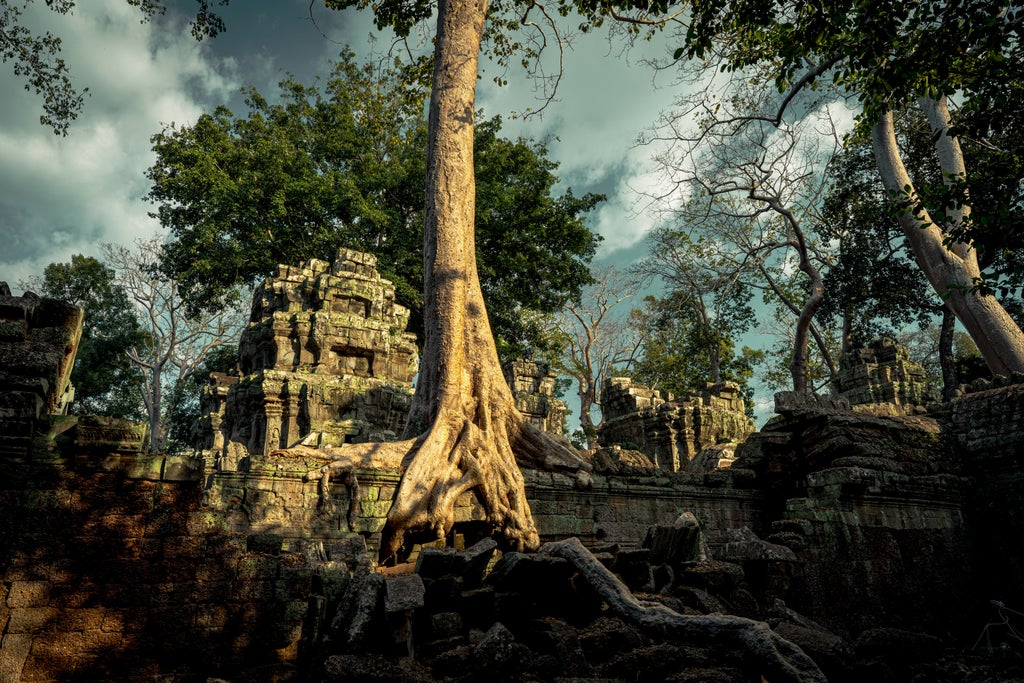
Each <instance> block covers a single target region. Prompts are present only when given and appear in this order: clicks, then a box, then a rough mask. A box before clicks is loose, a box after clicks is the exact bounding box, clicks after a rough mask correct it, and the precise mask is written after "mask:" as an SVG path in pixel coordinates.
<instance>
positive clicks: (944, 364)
mask: <svg viewBox="0 0 1024 683" xmlns="http://www.w3.org/2000/svg"><path fill="white" fill-rule="evenodd" d="M955 329H956V316H954V315H953V311H952V310H951V309H950V308H949V306H943V307H942V328H941V330H940V332H939V367H940V368H942V400H943V401H952V400H953V399H954V398H956V390H957V384H958V382H957V377H956V359H955V358H953V331H954V330H955Z"/></svg>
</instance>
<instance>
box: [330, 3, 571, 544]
mask: <svg viewBox="0 0 1024 683" xmlns="http://www.w3.org/2000/svg"><path fill="white" fill-rule="evenodd" d="M486 13H487V2H486V0H440V2H439V3H438V19H437V22H438V24H437V34H436V41H435V52H434V82H433V89H432V92H431V100H430V117H429V141H428V148H427V177H426V207H425V208H426V210H425V215H426V218H425V230H424V256H423V260H424V275H425V277H424V301H425V302H426V306H425V307H424V340H423V355H422V361H421V363H420V374H419V381H418V384H417V386H416V394H415V396H414V397H413V403H412V408H411V411H410V415H409V422H408V424H407V426H406V433H405V437H406V440H405V441H401V442H396V443H392V444H376V448H375V449H372V452H371V450H368V449H367V448H366V447H365V445H363V446H361V447H359V448H351V449H348V450H349V453H346V447H343V448H341V449H338V450H337V451H335V452H333V453H331V455H337V459H336V460H335V461H334V462H333V463H331V464H330V465H326V466H324V467H322V468H320V470H318V472H320V473H322V474H328V473H329V472H331V471H334V472H341V471H346V468H347V467H351V466H353V462H355V463H359V462H362V463H363V466H365V465H367V464H369V465H371V466H372V464H373V461H374V460H375V458H380V459H383V460H385V461H387V462H392V463H393V462H395V461H396V459H397V456H401V465H402V466H403V467H405V472H404V474H403V477H402V481H401V483H400V484H399V487H398V491H397V492H396V495H395V499H394V502H393V504H392V507H391V510H390V512H389V513H388V519H387V525H386V527H385V529H384V534H383V541H382V545H381V549H380V555H381V557H382V558H388V557H390V556H393V555H394V554H395V553H396V552H397V551H398V549H399V548H400V547H401V546H402V543H403V538H404V535H405V533H406V532H407V531H410V530H417V531H426V532H429V533H430V535H432V536H434V537H436V538H443V537H444V536H445V535H446V534H447V533H448V531H449V530H450V529H451V528H452V525H453V524H454V507H455V501H456V499H458V497H459V496H460V495H461V494H462V493H464V492H466V491H469V490H474V491H475V492H476V494H477V498H478V499H479V501H480V503H481V504H482V505H483V506H484V508H485V510H486V512H487V521H488V522H489V523H490V524H491V525H492V526H493V527H494V528H495V529H497V530H500V531H501V532H502V535H503V545H504V546H505V547H509V548H514V549H536V548H537V547H538V546H539V545H540V540H539V537H538V535H537V529H536V527H535V525H534V522H533V517H532V515H531V513H530V507H529V504H528V503H527V500H526V491H525V486H524V481H523V475H522V472H521V471H520V469H519V466H518V464H517V460H518V463H520V464H523V465H525V466H529V467H536V468H541V469H561V470H565V471H577V470H579V469H581V467H584V462H583V461H582V460H581V459H580V458H579V455H578V454H577V452H576V450H575V449H574V448H573V447H572V445H571V444H569V442H568V441H567V440H565V439H564V438H561V437H557V436H555V435H551V434H545V433H543V432H541V431H540V430H539V429H538V428H536V427H534V426H532V425H530V424H529V423H527V422H526V420H525V419H524V418H523V417H522V415H520V414H519V412H518V411H517V410H516V409H515V405H514V401H513V398H512V392H511V390H510V389H509V387H508V384H507V383H506V381H505V378H504V375H503V374H502V372H501V366H500V363H499V361H498V353H497V349H496V347H495V344H494V337H493V335H492V333H491V328H490V324H489V323H488V320H487V311H486V309H485V307H484V300H483V294H482V292H481V289H480V281H479V278H478V276H477V268H476V247H475V243H474V214H475V180H474V171H473V126H474V115H475V89H476V81H477V59H478V55H479V51H480V40H481V36H482V34H483V28H484V19H485V16H486ZM368 456H369V457H368ZM316 476H317V475H316V474H315V473H314V474H313V475H311V478H315V477H316Z"/></svg>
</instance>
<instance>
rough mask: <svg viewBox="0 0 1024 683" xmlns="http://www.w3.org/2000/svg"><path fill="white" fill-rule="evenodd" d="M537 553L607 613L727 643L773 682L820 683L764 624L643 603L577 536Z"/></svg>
mask: <svg viewBox="0 0 1024 683" xmlns="http://www.w3.org/2000/svg"><path fill="white" fill-rule="evenodd" d="M541 553H544V554H547V555H553V556H555V557H562V558H565V559H567V560H569V561H570V562H572V564H573V565H574V566H575V567H576V569H577V570H578V571H579V572H580V574H581V575H582V577H583V579H584V580H585V581H586V582H587V584H588V585H589V586H590V587H591V588H593V589H594V591H595V592H596V593H597V594H598V595H600V596H601V598H602V599H603V600H604V601H605V602H606V603H607V604H608V607H609V608H610V609H611V611H612V612H613V613H614V614H616V615H618V616H619V617H621V618H622V619H624V620H626V621H628V622H630V623H632V624H636V625H637V626H638V627H640V628H642V629H644V630H646V631H649V632H654V633H657V634H659V635H669V636H671V637H675V638H682V639H686V640H687V641H689V642H692V643H698V644H699V643H719V644H721V643H730V644H732V645H734V646H736V647H739V648H742V649H743V650H745V651H747V652H749V653H750V656H751V658H752V659H753V660H754V661H757V662H758V663H759V664H760V666H761V669H762V670H761V672H760V673H762V674H763V675H764V676H765V677H766V678H767V679H768V680H769V681H772V683H778V682H779V681H792V682H793V683H824V682H825V676H824V674H822V673H821V670H820V669H819V668H818V666H817V665H816V664H815V663H814V661H813V660H812V659H811V658H810V657H808V656H807V655H806V654H804V651H803V650H801V649H800V648H799V647H797V646H796V645H794V644H793V643H791V642H789V641H788V640H786V639H784V638H783V637H782V636H780V635H778V634H777V633H775V632H774V631H772V630H771V629H770V628H769V627H768V624H765V623H764V622H760V621H752V620H750V619H744V618H743V617H736V616H730V615H723V614H711V615H706V616H684V615H682V614H679V613H678V612H675V611H673V610H671V609H669V608H668V607H665V606H664V605H662V604H659V603H643V602H641V601H640V600H637V598H636V597H635V596H634V595H633V594H632V593H631V592H630V591H629V589H628V588H627V587H626V585H625V584H624V583H622V581H620V580H619V578H618V577H617V576H615V574H613V573H612V572H611V571H609V570H608V568H607V567H605V566H604V565H603V564H601V563H600V562H599V561H598V560H597V559H596V558H595V557H594V556H593V555H592V554H591V553H590V551H588V550H587V549H586V548H584V547H583V544H582V543H580V541H579V539H577V538H569V539H566V540H564V541H558V542H555V543H545V544H544V547H543V548H541Z"/></svg>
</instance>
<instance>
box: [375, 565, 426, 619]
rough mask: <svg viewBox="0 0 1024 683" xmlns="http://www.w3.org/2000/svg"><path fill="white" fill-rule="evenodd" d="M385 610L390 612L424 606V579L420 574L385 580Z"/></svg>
mask: <svg viewBox="0 0 1024 683" xmlns="http://www.w3.org/2000/svg"><path fill="white" fill-rule="evenodd" d="M385 586H386V591H385V599H384V611H385V612H386V613H388V614H393V613H396V612H406V611H412V610H414V609H417V608H419V607H423V595H424V592H425V589H424V587H423V579H422V578H420V576H419V575H418V574H406V575H404V576H395V577H393V578H390V579H388V580H387V581H386V582H385Z"/></svg>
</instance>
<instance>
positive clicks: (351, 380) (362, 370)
mask: <svg viewBox="0 0 1024 683" xmlns="http://www.w3.org/2000/svg"><path fill="white" fill-rule="evenodd" d="M376 266H377V259H376V257H375V256H372V255H370V254H363V253H360V252H355V251H350V250H348V249H341V250H339V252H338V255H337V257H336V258H335V259H334V261H333V262H332V263H326V262H324V261H320V260H317V259H312V260H310V261H307V262H306V263H305V264H303V265H302V266H300V267H294V266H284V265H282V266H279V267H278V273H277V275H276V276H275V277H271V278H267V280H266V281H265V282H264V283H263V284H262V285H261V286H260V287H259V288H257V290H256V292H255V293H254V294H253V304H252V313H251V316H250V320H249V326H248V328H247V329H246V330H245V331H244V332H243V333H242V337H241V340H240V342H239V347H238V355H239V376H237V377H233V376H229V375H214V376H213V377H212V379H211V384H210V385H209V386H208V387H207V388H206V390H205V391H204V396H203V399H202V400H203V407H204V413H205V417H204V418H203V420H202V421H201V422H200V425H199V428H198V429H197V437H196V446H197V448H198V449H199V450H203V451H212V453H213V455H214V456H215V457H216V458H217V459H218V464H219V466H220V467H221V468H224V469H234V468H236V467H237V466H238V464H239V462H240V461H241V459H243V458H246V457H248V456H250V455H256V454H259V455H263V454H266V453H268V452H270V451H272V450H275V449H280V448H289V447H291V446H294V445H296V444H299V443H302V444H305V445H310V446H329V445H338V444H341V443H346V442H361V441H372V440H390V439H395V438H396V437H397V436H398V435H399V434H401V432H402V429H403V428H404V424H405V419H406V415H407V414H408V410H409V403H410V400H411V397H412V389H411V386H410V385H411V382H412V379H413V377H414V376H415V374H416V371H417V351H416V343H415V336H414V335H412V334H410V333H407V332H406V331H405V328H406V324H407V323H408V320H409V311H408V310H407V309H406V308H404V307H403V306H401V305H399V304H397V303H395V288H394V286H393V285H392V284H391V282H389V281H388V280H384V279H382V278H381V277H380V275H379V273H378V272H377V267H376Z"/></svg>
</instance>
